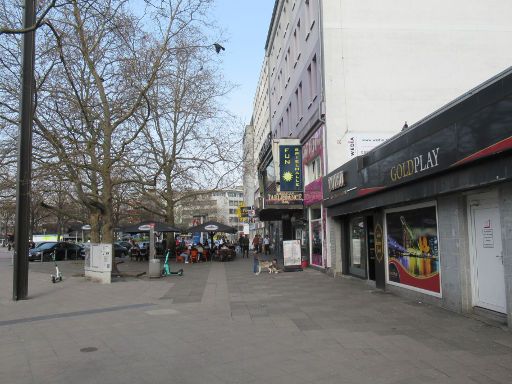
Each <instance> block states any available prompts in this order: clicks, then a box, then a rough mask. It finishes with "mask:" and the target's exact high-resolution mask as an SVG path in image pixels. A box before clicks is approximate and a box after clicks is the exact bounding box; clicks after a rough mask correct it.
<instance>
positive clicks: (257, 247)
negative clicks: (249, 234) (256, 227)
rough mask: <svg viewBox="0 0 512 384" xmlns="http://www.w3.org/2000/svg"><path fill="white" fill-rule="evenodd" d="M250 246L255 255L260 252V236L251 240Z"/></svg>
mask: <svg viewBox="0 0 512 384" xmlns="http://www.w3.org/2000/svg"><path fill="white" fill-rule="evenodd" d="M252 246H253V247H254V252H255V253H259V252H260V235H258V234H256V236H254V239H252Z"/></svg>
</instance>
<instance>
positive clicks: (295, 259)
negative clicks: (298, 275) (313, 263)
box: [283, 240, 301, 267]
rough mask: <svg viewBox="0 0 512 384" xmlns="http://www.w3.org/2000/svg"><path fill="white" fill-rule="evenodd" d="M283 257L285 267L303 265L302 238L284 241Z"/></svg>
mask: <svg viewBox="0 0 512 384" xmlns="http://www.w3.org/2000/svg"><path fill="white" fill-rule="evenodd" d="M283 257H284V260H283V261H284V266H285V267H294V266H300V265H301V251H300V240H285V241H283Z"/></svg>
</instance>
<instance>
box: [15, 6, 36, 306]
mask: <svg viewBox="0 0 512 384" xmlns="http://www.w3.org/2000/svg"><path fill="white" fill-rule="evenodd" d="M35 9H36V2H35V0H25V13H24V22H23V24H24V27H25V28H30V27H33V26H34V25H35V23H36V12H35ZM35 36H36V31H35V29H33V30H31V31H28V32H26V33H24V35H23V69H22V73H21V84H22V92H21V101H20V120H21V123H20V134H19V138H18V175H17V180H16V226H15V236H16V238H15V247H14V263H13V264H14V267H13V293H12V298H13V300H15V301H17V300H24V299H26V298H27V293H28V235H29V222H30V181H31V173H32V120H33V115H34V111H33V99H34V87H33V82H34V61H35V57H34V50H35Z"/></svg>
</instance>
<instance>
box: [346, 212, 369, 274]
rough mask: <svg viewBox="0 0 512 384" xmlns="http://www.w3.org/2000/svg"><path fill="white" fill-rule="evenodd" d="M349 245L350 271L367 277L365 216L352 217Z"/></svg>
mask: <svg viewBox="0 0 512 384" xmlns="http://www.w3.org/2000/svg"><path fill="white" fill-rule="evenodd" d="M349 247H350V251H349V260H348V270H349V273H350V274H352V275H356V276H360V277H364V278H366V261H367V239H366V224H365V218H364V216H357V217H353V218H352V219H350V244H349Z"/></svg>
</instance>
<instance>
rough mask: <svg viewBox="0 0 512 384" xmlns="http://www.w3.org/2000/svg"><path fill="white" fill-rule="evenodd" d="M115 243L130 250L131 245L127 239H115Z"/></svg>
mask: <svg viewBox="0 0 512 384" xmlns="http://www.w3.org/2000/svg"><path fill="white" fill-rule="evenodd" d="M116 244H117V245H120V246H121V247H125V248H126V249H127V250H130V248H131V247H132V245H131V243H130V242H129V241H116Z"/></svg>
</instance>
